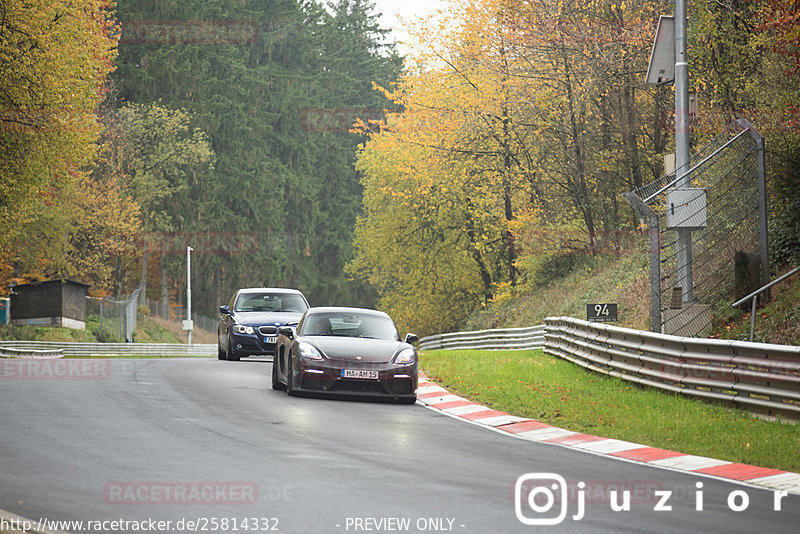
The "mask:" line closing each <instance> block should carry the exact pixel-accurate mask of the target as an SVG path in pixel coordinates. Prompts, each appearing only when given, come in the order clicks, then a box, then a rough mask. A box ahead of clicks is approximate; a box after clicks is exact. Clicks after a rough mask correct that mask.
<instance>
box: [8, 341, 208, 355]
mask: <svg viewBox="0 0 800 534" xmlns="http://www.w3.org/2000/svg"><path fill="white" fill-rule="evenodd" d="M0 345H2V347H0V353H2V352H7V351H23V352H24V351H28V352H30V353H37V352H38V353H43V352H45V351H53V350H56V351H58V350H60V351H61V352H62V353H63V355H64V356H65V357H67V358H115V357H116V358H131V357H136V356H160V357H164V358H170V357H180V356H201V357H205V356H216V355H217V346H216V345H183V344H179V343H80V342H50V341H0Z"/></svg>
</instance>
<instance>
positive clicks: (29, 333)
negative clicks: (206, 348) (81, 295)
mask: <svg viewBox="0 0 800 534" xmlns="http://www.w3.org/2000/svg"><path fill="white" fill-rule="evenodd" d="M118 336H119V320H113V319H108V318H106V319H104V320H103V328H102V329H101V328H100V318H99V317H98V316H94V315H90V316H88V317H87V318H86V329H85V330H76V329H74V328H59V327H45V326H18V325H0V341H51V342H65V341H67V342H68V341H79V342H83V343H97V342H101V343H114V342H120V341H122V340H121V339H119V337H118ZM133 339H134V341H135V342H137V343H182V341H180V340H179V339H178V337H177V336H176V335H175V334H174V333H172V332H170V331H169V330H167V329H166V328H164V327H163V326H162V325H161V324H159V323H158V322H157V321H156V320H154V319H152V318H150V317H147V316H140V317H139V318H138V319H137V321H136V330H135V331H134V333H133Z"/></svg>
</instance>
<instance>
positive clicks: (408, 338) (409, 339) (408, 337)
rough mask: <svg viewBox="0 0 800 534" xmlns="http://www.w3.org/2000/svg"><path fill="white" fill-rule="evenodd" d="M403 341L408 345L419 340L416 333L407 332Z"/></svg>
mask: <svg viewBox="0 0 800 534" xmlns="http://www.w3.org/2000/svg"><path fill="white" fill-rule="evenodd" d="M403 341H405V342H406V343H408V344H409V345H413V344H414V343H416V342H417V341H419V336H418V335H416V334H412V333H408V334H406V338H405V339H404V340H403Z"/></svg>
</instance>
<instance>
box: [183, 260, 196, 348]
mask: <svg viewBox="0 0 800 534" xmlns="http://www.w3.org/2000/svg"><path fill="white" fill-rule="evenodd" d="M192 250H193V249H192V247H189V246H187V247H186V320H185V321H184V322H183V329H184V330H186V331H187V337H188V343H189V345H191V344H192V328H193V326H194V325H193V324H192Z"/></svg>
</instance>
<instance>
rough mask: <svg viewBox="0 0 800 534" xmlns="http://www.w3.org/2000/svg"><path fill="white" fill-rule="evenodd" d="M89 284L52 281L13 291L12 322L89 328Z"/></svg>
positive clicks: (18, 287) (25, 286)
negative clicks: (87, 305)
mask: <svg viewBox="0 0 800 534" xmlns="http://www.w3.org/2000/svg"><path fill="white" fill-rule="evenodd" d="M87 289H89V285H88V284H84V283H83V282H77V281H75V280H48V281H46V282H33V283H30V284H18V285H16V286H13V287H12V288H11V290H12V292H11V322H12V323H13V324H19V325H35V326H62V327H67V328H76V329H79V330H84V329H85V328H86V290H87Z"/></svg>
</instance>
